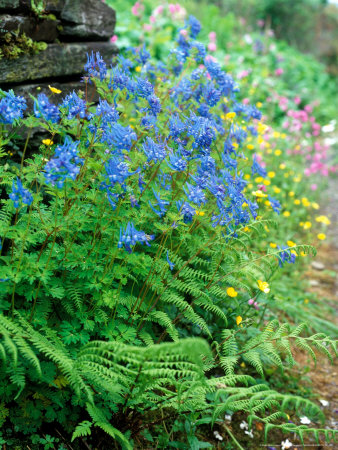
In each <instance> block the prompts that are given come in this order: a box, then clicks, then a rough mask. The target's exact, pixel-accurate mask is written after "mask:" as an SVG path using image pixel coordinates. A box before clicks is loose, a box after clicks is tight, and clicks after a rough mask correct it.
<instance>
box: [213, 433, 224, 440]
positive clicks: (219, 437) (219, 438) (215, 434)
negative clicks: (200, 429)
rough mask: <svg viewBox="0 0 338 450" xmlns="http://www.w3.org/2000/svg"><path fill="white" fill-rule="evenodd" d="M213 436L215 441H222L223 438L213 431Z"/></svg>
mask: <svg viewBox="0 0 338 450" xmlns="http://www.w3.org/2000/svg"><path fill="white" fill-rule="evenodd" d="M214 436H215V438H216V439H218V440H219V441H223V437H222V436H221V435H220V434H219V432H218V431H214Z"/></svg>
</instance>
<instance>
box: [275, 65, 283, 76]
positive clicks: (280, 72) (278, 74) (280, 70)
mask: <svg viewBox="0 0 338 450" xmlns="http://www.w3.org/2000/svg"><path fill="white" fill-rule="evenodd" d="M283 72H284V70H283V69H282V68H281V67H278V69H276V70H275V75H276V76H277V77H279V76H280V75H282V73H283Z"/></svg>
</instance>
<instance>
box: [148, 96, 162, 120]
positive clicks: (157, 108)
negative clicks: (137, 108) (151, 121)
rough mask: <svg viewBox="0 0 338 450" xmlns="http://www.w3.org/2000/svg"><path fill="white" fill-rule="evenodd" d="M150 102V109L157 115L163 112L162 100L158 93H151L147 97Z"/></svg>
mask: <svg viewBox="0 0 338 450" xmlns="http://www.w3.org/2000/svg"><path fill="white" fill-rule="evenodd" d="M147 100H148V103H149V111H150V112H151V113H152V114H153V115H154V116H157V115H158V114H159V113H160V112H161V102H160V99H159V98H158V97H156V95H149V97H147Z"/></svg>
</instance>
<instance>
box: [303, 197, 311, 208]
mask: <svg viewBox="0 0 338 450" xmlns="http://www.w3.org/2000/svg"><path fill="white" fill-rule="evenodd" d="M302 203H303V205H304V206H310V205H311V203H310V202H309V200H308V199H307V198H306V197H303V198H302Z"/></svg>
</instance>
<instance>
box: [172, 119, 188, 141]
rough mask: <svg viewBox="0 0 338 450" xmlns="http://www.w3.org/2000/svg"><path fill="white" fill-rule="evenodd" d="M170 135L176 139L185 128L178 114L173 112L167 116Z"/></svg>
mask: <svg viewBox="0 0 338 450" xmlns="http://www.w3.org/2000/svg"><path fill="white" fill-rule="evenodd" d="M169 130H170V136H171V137H172V138H173V139H174V140H176V139H177V138H178V137H179V136H180V135H181V134H182V133H184V131H185V130H186V124H185V122H183V121H182V120H181V119H180V117H179V116H178V114H174V115H173V116H171V117H170V118H169Z"/></svg>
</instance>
